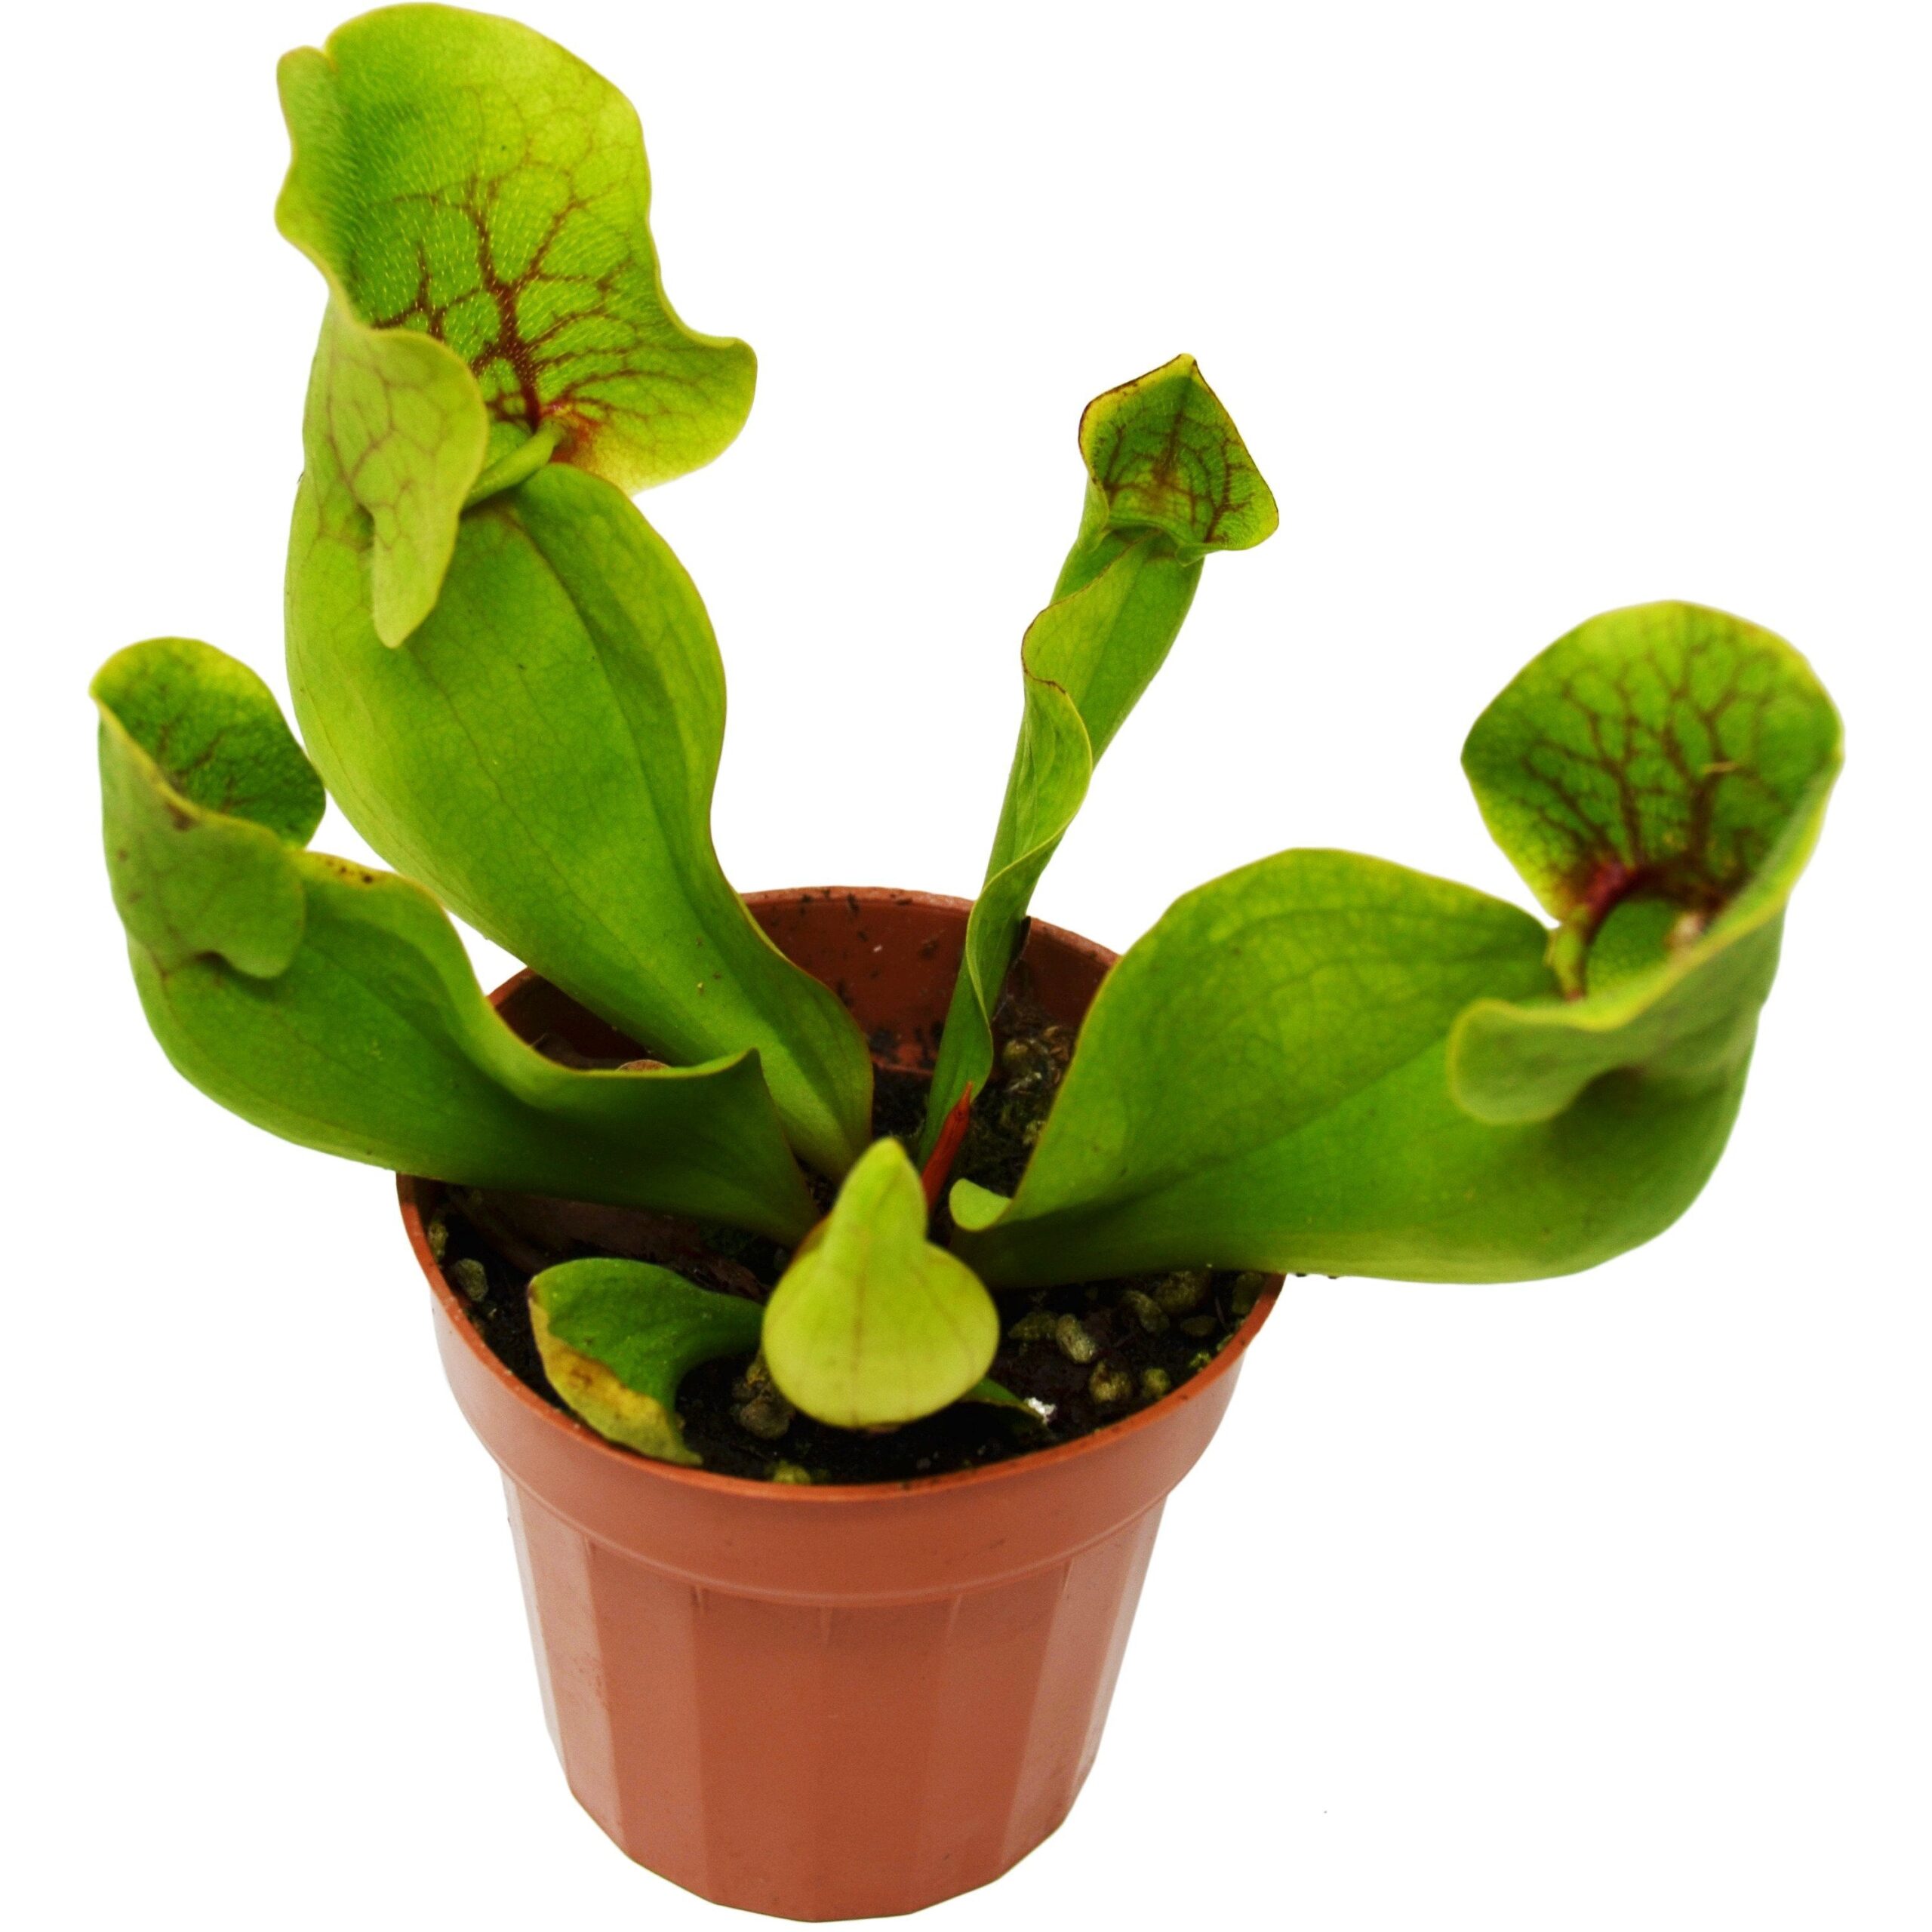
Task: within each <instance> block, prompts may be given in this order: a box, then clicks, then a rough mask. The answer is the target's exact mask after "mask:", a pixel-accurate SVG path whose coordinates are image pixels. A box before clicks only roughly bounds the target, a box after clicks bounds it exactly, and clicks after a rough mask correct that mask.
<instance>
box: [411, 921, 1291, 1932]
mask: <svg viewBox="0 0 1932 1932" xmlns="http://www.w3.org/2000/svg"><path fill="white" fill-rule="evenodd" d="M749 903H750V904H751V906H752V909H753V911H754V912H755V914H756V915H757V916H758V918H759V920H760V921H761V922H762V924H764V927H765V928H766V930H767V931H768V932H769V933H770V934H771V937H772V938H773V940H774V941H775V942H776V943H777V944H778V945H779V946H780V947H782V948H783V949H784V951H785V952H787V953H788V954H789V955H790V956H791V957H792V958H794V959H795V960H796V961H798V963H799V964H801V965H802V966H804V968H807V969H808V971H811V972H812V973H814V974H816V975H817V977H819V978H820V979H821V980H824V981H825V982H826V983H827V984H828V985H830V986H833V987H834V988H835V989H836V990H837V991H838V992H839V994H840V995H841V997H842V998H844V999H845V1000H846V1001H847V1003H848V1005H849V1006H850V1007H851V1009H852V1011H853V1012H854V1014H856V1015H857V1018H858V1020H859V1023H860V1026H862V1027H863V1029H865V1030H866V1032H867V1033H868V1034H869V1035H872V1037H873V1038H874V1041H875V1050H877V1049H878V1048H890V1050H891V1052H893V1053H894V1054H896V1055H897V1057H898V1058H900V1060H903V1061H905V1062H906V1063H921V1061H923V1060H924V1058H925V1057H926V1055H927V1053H928V1049H929V1048H930V1044H931V1041H932V1039H933V1038H934V1032H935V1030H936V1026H937V1022H938V1020H940V1018H941V1017H943V1014H944V1012H945V1010H946V1001H947V998H948V996H949V994H950V992H951V990H952V978H953V974H954V972H955V969H956V968H957V965H958V958H959V953H960V948H961V943H962V941H963V939H964V931H965V922H966V914H967V910H968V908H967V906H966V904H965V902H964V901H963V900H954V899H943V898H938V897H933V896H931V895H928V894H921V893H906V892H890V891H877V890H871V891H840V890H832V891H812V892H802V893H801V892H788V893H766V894H758V895H755V896H754V897H752V898H751V899H750V900H749ZM1112 961H1113V955H1112V954H1111V953H1109V952H1106V950H1105V949H1103V948H1102V947H1100V946H1095V945H1094V944H1092V943H1091V942H1089V941H1088V940H1083V939H1080V938H1078V937H1075V936H1074V935H1073V934H1070V933H1065V932H1062V931H1058V930H1057V929H1056V928H1053V927H1051V926H1048V925H1044V924H1040V923H1038V922H1037V921H1036V922H1035V924H1034V925H1033V927H1032V932H1031V935H1030V937H1029V940H1028V943H1027V946H1026V952H1025V954H1024V955H1023V962H1024V966H1025V968H1026V970H1028V971H1030V973H1031V974H1032V982H1033V992H1034V994H1035V997H1036V998H1038V1000H1039V1001H1040V1003H1041V1004H1042V1005H1044V1007H1045V1008H1047V1009H1048V1011H1049V1012H1051V1013H1052V1014H1054V1016H1055V1017H1057V1018H1059V1019H1060V1020H1064V1021H1066V1022H1069V1023H1070V1022H1073V1021H1076V1020H1078V1019H1079V1018H1080V1017H1081V1015H1082V1014H1083V1013H1084V1011H1085V1009H1086V1007H1087V1005H1088V1001H1091V998H1093V995H1094V992H1095V990H1096V989H1097V987H1098V986H1099V985H1100V980H1101V979H1102V977H1103V976H1104V974H1106V970H1107V968H1108V967H1109V966H1110V965H1111V964H1112ZM497 1001H498V1004H499V1006H500V1009H501V1011H503V1014H504V1016H505V1017H506V1019H507V1020H509V1022H510V1023H511V1024H512V1026H515V1027H516V1028H517V1029H518V1031H519V1032H522V1033H524V1034H525V1035H526V1036H528V1037H534V1036H535V1035H537V1034H539V1033H540V1032H544V1031H546V1030H548V1029H553V1028H554V1029H558V1030H561V1031H563V1032H565V1033H566V1035H568V1036H572V1037H574V1038H575V1040H576V1041H577V1044H579V1045H580V1046H582V1047H583V1048H585V1049H586V1050H587V1051H595V1050H598V1049H599V1048H605V1050H608V1043H609V1041H610V1040H611V1038H612V1036H611V1035H610V1034H609V1032H608V1029H606V1028H605V1027H604V1026H603V1025H602V1023H601V1022H600V1021H598V1020H595V1019H593V1018H592V1017H590V1016H589V1014H585V1013H584V1012H583V1011H582V1010H581V1009H580V1008H577V1007H575V1006H574V1005H573V1004H571V1002H570V1001H568V1000H567V999H565V998H564V996H563V995H561V994H560V993H558V992H557V991H556V989H555V988H553V987H552V986H549V985H548V984H546V983H545V982H543V980H537V979H536V978H534V977H533V976H531V975H530V974H522V975H520V976H519V977H518V978H517V979H516V980H512V981H511V982H510V983H509V985H508V986H506V987H504V988H503V989H502V990H501V991H500V992H499V994H498V995H497ZM439 1192H440V1190H439V1189H438V1187H437V1186H436V1184H435V1183H432V1182H428V1181H423V1180H411V1179H405V1180H403V1181H402V1182H401V1201H402V1212H403V1220H404V1223H405V1226H407V1228H408V1232H409V1238H410V1240H411V1243H412V1244H414V1247H415V1250H416V1254H417V1259H418V1260H420V1262H421V1263H422V1265H423V1272H425V1274H426V1275H428V1277H429V1282H430V1285H431V1287H432V1288H433V1289H434V1291H435V1322H436V1334H437V1340H438V1344H439V1346H440V1347H441V1352H442V1357H443V1361H444V1364H445V1367H446V1368H447V1370H448V1374H449V1379H450V1384H451V1388H452V1389H454V1392H455V1394H456V1398H457V1402H458V1403H459V1404H460V1406H461V1407H462V1410H463V1414H464V1415H465V1416H466V1417H468V1419H469V1423H470V1426H472V1428H473V1429H475V1432H476V1433H477V1435H478V1436H479V1437H481V1439H482V1441H483V1443H484V1445H485V1447H487V1448H488V1450H489V1451H490V1453H491V1455H493V1456H494V1457H495V1458H496V1460H497V1463H498V1464H499V1465H500V1467H501V1469H502V1470H503V1478H504V1488H505V1491H506V1494H507V1495H508V1497H509V1515H510V1526H511V1529H512V1534H513V1535H514V1537H515V1543H516V1549H517V1557H518V1563H519V1564H520V1565H521V1569H522V1573H523V1580H524V1589H525V1601H526V1603H527V1604H528V1608H529V1612H530V1622H531V1635H532V1638H533V1639H534V1643H535V1645H536V1651H537V1675H538V1677H539V1678H540V1681H541V1684H542V1686H543V1708H544V1713H545V1715H546V1718H547V1719H548V1721H549V1727H550V1734H551V1736H552V1738H553V1739H554V1740H555V1743H556V1746H557V1751H558V1755H559V1757H560V1758H561V1759H562V1761H563V1767H564V1773H565V1777H567V1778H568V1780H569V1781H570V1786H571V1790H572V1791H573V1792H574V1793H575V1794H576V1795H577V1798H578V1800H579V1801H580V1802H581V1803H582V1804H583V1807H584V1808H585V1809H586V1810H587V1811H589V1814H591V1816H592V1817H593V1818H595V1820H597V1822H598V1823H599V1824H600V1825H601V1826H603V1828H604V1829H605V1831H606V1832H608V1833H609V1835H611V1838H613V1839H614V1840H615V1841H616V1842H617V1844H618V1845H619V1846H620V1847H622V1848H623V1850H624V1851H626V1853H628V1854H629V1855H630V1857H632V1858H634V1859H635V1860H637V1861H638V1863H640V1864H642V1865H645V1866H648V1867H650V1869H651V1870H652V1871H654V1872H659V1873H661V1874H662V1875H663V1876H664V1877H666V1878H669V1879H672V1880H674V1881H675V1882H676V1883H677V1884H680V1885H682V1886H685V1887H687V1888H688V1889H689V1890H691V1891H694V1892H696V1893H698V1894H701V1895H702V1896H703V1897H706V1898H708V1899H712V1900H716V1901H717V1902H718V1903H721V1904H724V1905H731V1906H740V1907H743V1908H744V1909H747V1910H750V1911H754V1912H768V1913H772V1914H775V1915H779V1916H781V1917H785V1918H801V1919H829V1918H863V1917H869V1916H872V1915H882V1914H887V1913H894V1912H912V1911H915V1910H917V1909H918V1908H919V1907H921V1906H927V1905H931V1904H934V1903H937V1901H938V1900H942V1899H946V1898H949V1897H952V1896H953V1895H954V1894H957V1893H959V1892H963V1891H967V1890H971V1888H972V1887H974V1886H977V1885H983V1884H986V1882H987V1881H989V1880H990V1879H992V1878H997V1877H998V1875H1000V1874H1001V1872H1004V1871H1005V1870H1006V1869H1007V1868H1008V1866H1011V1865H1012V1864H1013V1863H1014V1862H1015V1861H1016V1860H1018V1859H1020V1858H1022V1857H1024V1856H1025V1855H1026V1854H1027V1853H1028V1852H1029V1851H1030V1850H1032V1848H1033V1847H1035V1845H1037V1844H1038V1843H1039V1842H1040V1841H1041V1839H1043V1838H1045V1837H1046V1836H1047V1835H1048V1833H1049V1832H1051V1831H1052V1830H1053V1829H1054V1827H1055V1826H1057V1825H1058V1824H1059V1823H1060V1820H1062V1819H1063V1817H1066V1814H1067V1811H1068V1810H1069V1807H1071V1806H1072V1803H1073V1800H1074V1798H1075V1795H1076V1794H1077V1793H1078V1791H1079V1789H1080V1786H1081V1782H1082V1781H1083V1780H1084V1778H1085V1777H1086V1775H1087V1773H1088V1769H1089V1768H1090V1767H1091V1765H1092V1764H1093V1762H1094V1754H1095V1752H1096V1751H1097V1749H1098V1748H1099V1746H1100V1730H1101V1726H1102V1724H1103V1723H1104V1721H1105V1720H1106V1712H1107V1705H1108V1702H1109V1699H1110V1697H1111V1696H1112V1691H1113V1687H1114V1680H1115V1676H1116V1675H1117V1673H1118V1671H1119V1669H1120V1661H1121V1653H1122V1651H1123V1650H1124V1648H1125V1646H1126V1643H1127V1636H1128V1627H1129V1626H1130V1624H1131V1623H1132V1621H1133V1617H1134V1606H1135V1603H1136V1601H1137V1598H1138V1597H1139V1595H1140V1583H1141V1579H1142V1577H1143V1575H1144V1574H1145V1573H1146V1567H1147V1561H1148V1558H1149V1555H1151V1554H1152V1550H1153V1546H1154V1537H1155V1531H1156V1530H1157V1529H1158V1527H1159V1524H1160V1520H1161V1506H1162V1503H1164V1500H1165V1499H1166V1497H1167V1495H1168V1491H1170V1490H1171V1489H1172V1488H1173V1487H1174V1484H1176V1483H1177V1482H1178V1481H1180V1479H1181V1478H1182V1477H1183V1476H1184V1475H1186V1473H1187V1472H1188V1471H1189V1469H1191V1468H1192V1466H1194V1463H1195V1459H1196V1458H1197V1457H1198V1456H1199V1455H1200V1454H1201V1451H1203V1450H1204V1448H1205V1447H1207V1442H1208V1440H1209V1438H1211V1436H1212V1435H1214V1431H1215V1429H1216V1427H1217V1426H1218V1425H1219V1423H1220V1420H1221V1416H1222V1414H1223V1411H1225V1410H1226V1407H1227V1404H1228V1399H1229V1396H1230V1395H1232V1393H1233V1390H1234V1384H1235V1374H1236V1373H1237V1371H1238V1368H1239V1365H1240V1361H1241V1352H1242V1351H1243V1349H1244V1348H1245V1347H1246V1346H1247V1343H1248V1342H1249V1341H1250V1340H1252V1338H1253V1337H1254V1334H1255V1332H1256V1331H1257V1330H1258V1329H1259V1328H1260V1325H1261V1323H1262V1321H1263V1319H1264V1318H1265V1317H1266V1314H1267V1312H1268V1310H1269V1307H1270V1306H1271V1305H1272V1300H1273V1297H1272V1292H1271V1293H1270V1294H1268V1295H1266V1296H1264V1297H1263V1299H1262V1300H1261V1301H1260V1303H1258V1304H1257V1306H1256V1308H1255V1309H1254V1313H1253V1314H1252V1315H1251V1316H1250V1317H1249V1318H1248V1319H1247V1322H1246V1324H1244V1326H1243V1327H1242V1329H1241V1332H1240V1333H1239V1334H1238V1335H1236V1336H1235V1337H1234V1338H1233V1339H1232V1340H1231V1341H1230V1342H1229V1343H1228V1344H1227V1346H1226V1347H1225V1348H1224V1349H1223V1350H1222V1351H1221V1352H1220V1355H1218V1356H1217V1358H1216V1359H1215V1360H1214V1362H1213V1363H1212V1364H1211V1365H1210V1366H1209V1367H1207V1368H1205V1369H1204V1370H1202V1371H1200V1372H1199V1373H1198V1374H1196V1375H1195V1376H1194V1377H1192V1378H1191V1379H1190V1380H1188V1381H1186V1382H1185V1383H1182V1384H1181V1385H1180V1387H1179V1388H1177V1389H1175V1390H1174V1392H1173V1393H1172V1394H1171V1395H1168V1396H1167V1397H1165V1398H1163V1399H1162V1400H1161V1401H1159V1402H1158V1403H1156V1404H1153V1405H1152V1406H1151V1407H1148V1408H1146V1409H1143V1410H1141V1411H1138V1412H1137V1414H1134V1415H1132V1416H1131V1417H1128V1418H1127V1419H1126V1420H1123V1421H1121V1422H1119V1423H1115V1424H1114V1425H1113V1426H1111V1427H1109V1428H1107V1429H1102V1430H1100V1431H1098V1432H1096V1433H1094V1434H1093V1435H1088V1436H1086V1437H1084V1438H1081V1439H1080V1440H1078V1441H1074V1442H1071V1443H1067V1444H1063V1445H1062V1446H1060V1447H1057V1448H1053V1449H1048V1450H1045V1451H1041V1452H1040V1453H1038V1454H1035V1455H1032V1456H1026V1457H1018V1458H1016V1459H1014V1460H1011V1461H1009V1462H1005V1463H997V1464H995V1465H993V1466H991V1467H989V1468H986V1469H974V1470H968V1471H964V1472H961V1473H959V1474H956V1475H943V1476H933V1477H926V1478H920V1479H918V1480H915V1481H906V1482H903V1483H891V1484H863V1485H861V1484H852V1485H846V1486H840V1487H829V1486H828V1487H801V1486H800V1487H795V1486H792V1485H790V1484H767V1483H758V1482H750V1481H743V1480H740V1479H739V1478H734V1477H729V1476H721V1475H712V1474H710V1473H709V1472H706V1471H704V1470H703V1469H681V1468H678V1467H675V1466H672V1465H670V1464H669V1463H654V1462H650V1461H647V1460H645V1459H644V1458H643V1457H638V1456H634V1455H632V1454H629V1452H628V1451H624V1450H622V1449H619V1448H617V1447H614V1446H613V1445H612V1444H609V1443H607V1442H605V1441H603V1440H602V1439H601V1438H600V1437H598V1436H597V1435H595V1434H593V1433H592V1432H591V1431H590V1430H589V1429H586V1428H584V1427H583V1426H581V1425H580V1424H579V1423H577V1422H576V1421H575V1420H573V1419H572V1418H571V1417H568V1416H567V1415H565V1414H562V1413H561V1412H560V1411H558V1410H557V1409H555V1408H553V1407H551V1406H549V1404H546V1403H545V1402H543V1401H541V1400H540V1399H539V1398H537V1396H535V1395H533V1394H532V1393H531V1391H530V1390H529V1389H527V1388H526V1387H525V1386H524V1385H523V1384H522V1383H520V1382H519V1381H518V1380H516V1378H515V1377H514V1376H512V1374H510V1373H509V1371H507V1370H506V1368H504V1367H503V1365H502V1364H500V1362H499V1361H497V1358H496V1357H495V1356H494V1355H492V1354H491V1352H490V1351H489V1349H488V1347H487V1346H485V1343H484V1342H483V1340H482V1339H481V1337H480V1336H479V1335H478V1334H477V1332H476V1331H475V1327H473V1326H472V1324H471V1323H470V1321H469V1319H468V1318H467V1316H466V1315H465V1314H464V1312H463V1303H462V1300H461V1297H460V1295H458V1294H455V1293H454V1292H453V1291H452V1290H451V1287H450V1285H449V1284H448V1282H446V1281H445V1280H444V1278H443V1277H442V1274H441V1270H440V1269H438V1266H437V1265H436V1263H435V1260H434V1259H433V1258H432V1256H431V1254H430V1253H429V1246H428V1243H427V1241H426V1238H425V1236H424V1232H423V1223H424V1220H425V1219H426V1217H427V1215H428V1214H429V1212H430V1211H431V1210H432V1208H433V1206H434V1204H435V1201H436V1200H437V1198H438V1195H439Z"/></svg>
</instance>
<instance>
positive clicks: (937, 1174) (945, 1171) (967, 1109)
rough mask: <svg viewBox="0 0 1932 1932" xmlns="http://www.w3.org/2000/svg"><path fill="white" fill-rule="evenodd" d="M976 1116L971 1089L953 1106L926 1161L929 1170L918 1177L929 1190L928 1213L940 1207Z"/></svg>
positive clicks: (927, 1190) (927, 1199) (927, 1193)
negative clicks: (941, 1196) (972, 1120)
mask: <svg viewBox="0 0 1932 1932" xmlns="http://www.w3.org/2000/svg"><path fill="white" fill-rule="evenodd" d="M972 1117H973V1090H972V1088H971V1087H968V1088H967V1089H966V1091H965V1092H964V1093H963V1094H961V1095H960V1097H958V1100H955V1101H954V1102H953V1103H952V1112H950V1113H949V1114H948V1115H946V1124H945V1125H944V1126H943V1127H942V1128H940V1131H939V1138H938V1139H937V1140H936V1141H934V1143H933V1151H932V1155H931V1158H930V1159H928V1161H927V1162H926V1171H925V1172H924V1174H921V1176H920V1177H919V1178H920V1180H921V1182H922V1183H924V1186H925V1190H926V1211H927V1212H928V1214H931V1213H932V1212H933V1211H934V1210H935V1209H937V1207H938V1206H939V1198H940V1195H942V1194H943V1193H944V1192H946V1183H947V1181H948V1180H950V1179H951V1178H952V1164H953V1162H954V1161H956V1160H957V1159H958V1158H959V1149H960V1144H961V1142H963V1141H964V1140H965V1138H966V1129H967V1126H968V1123H969V1122H970V1121H971V1119H972Z"/></svg>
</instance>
